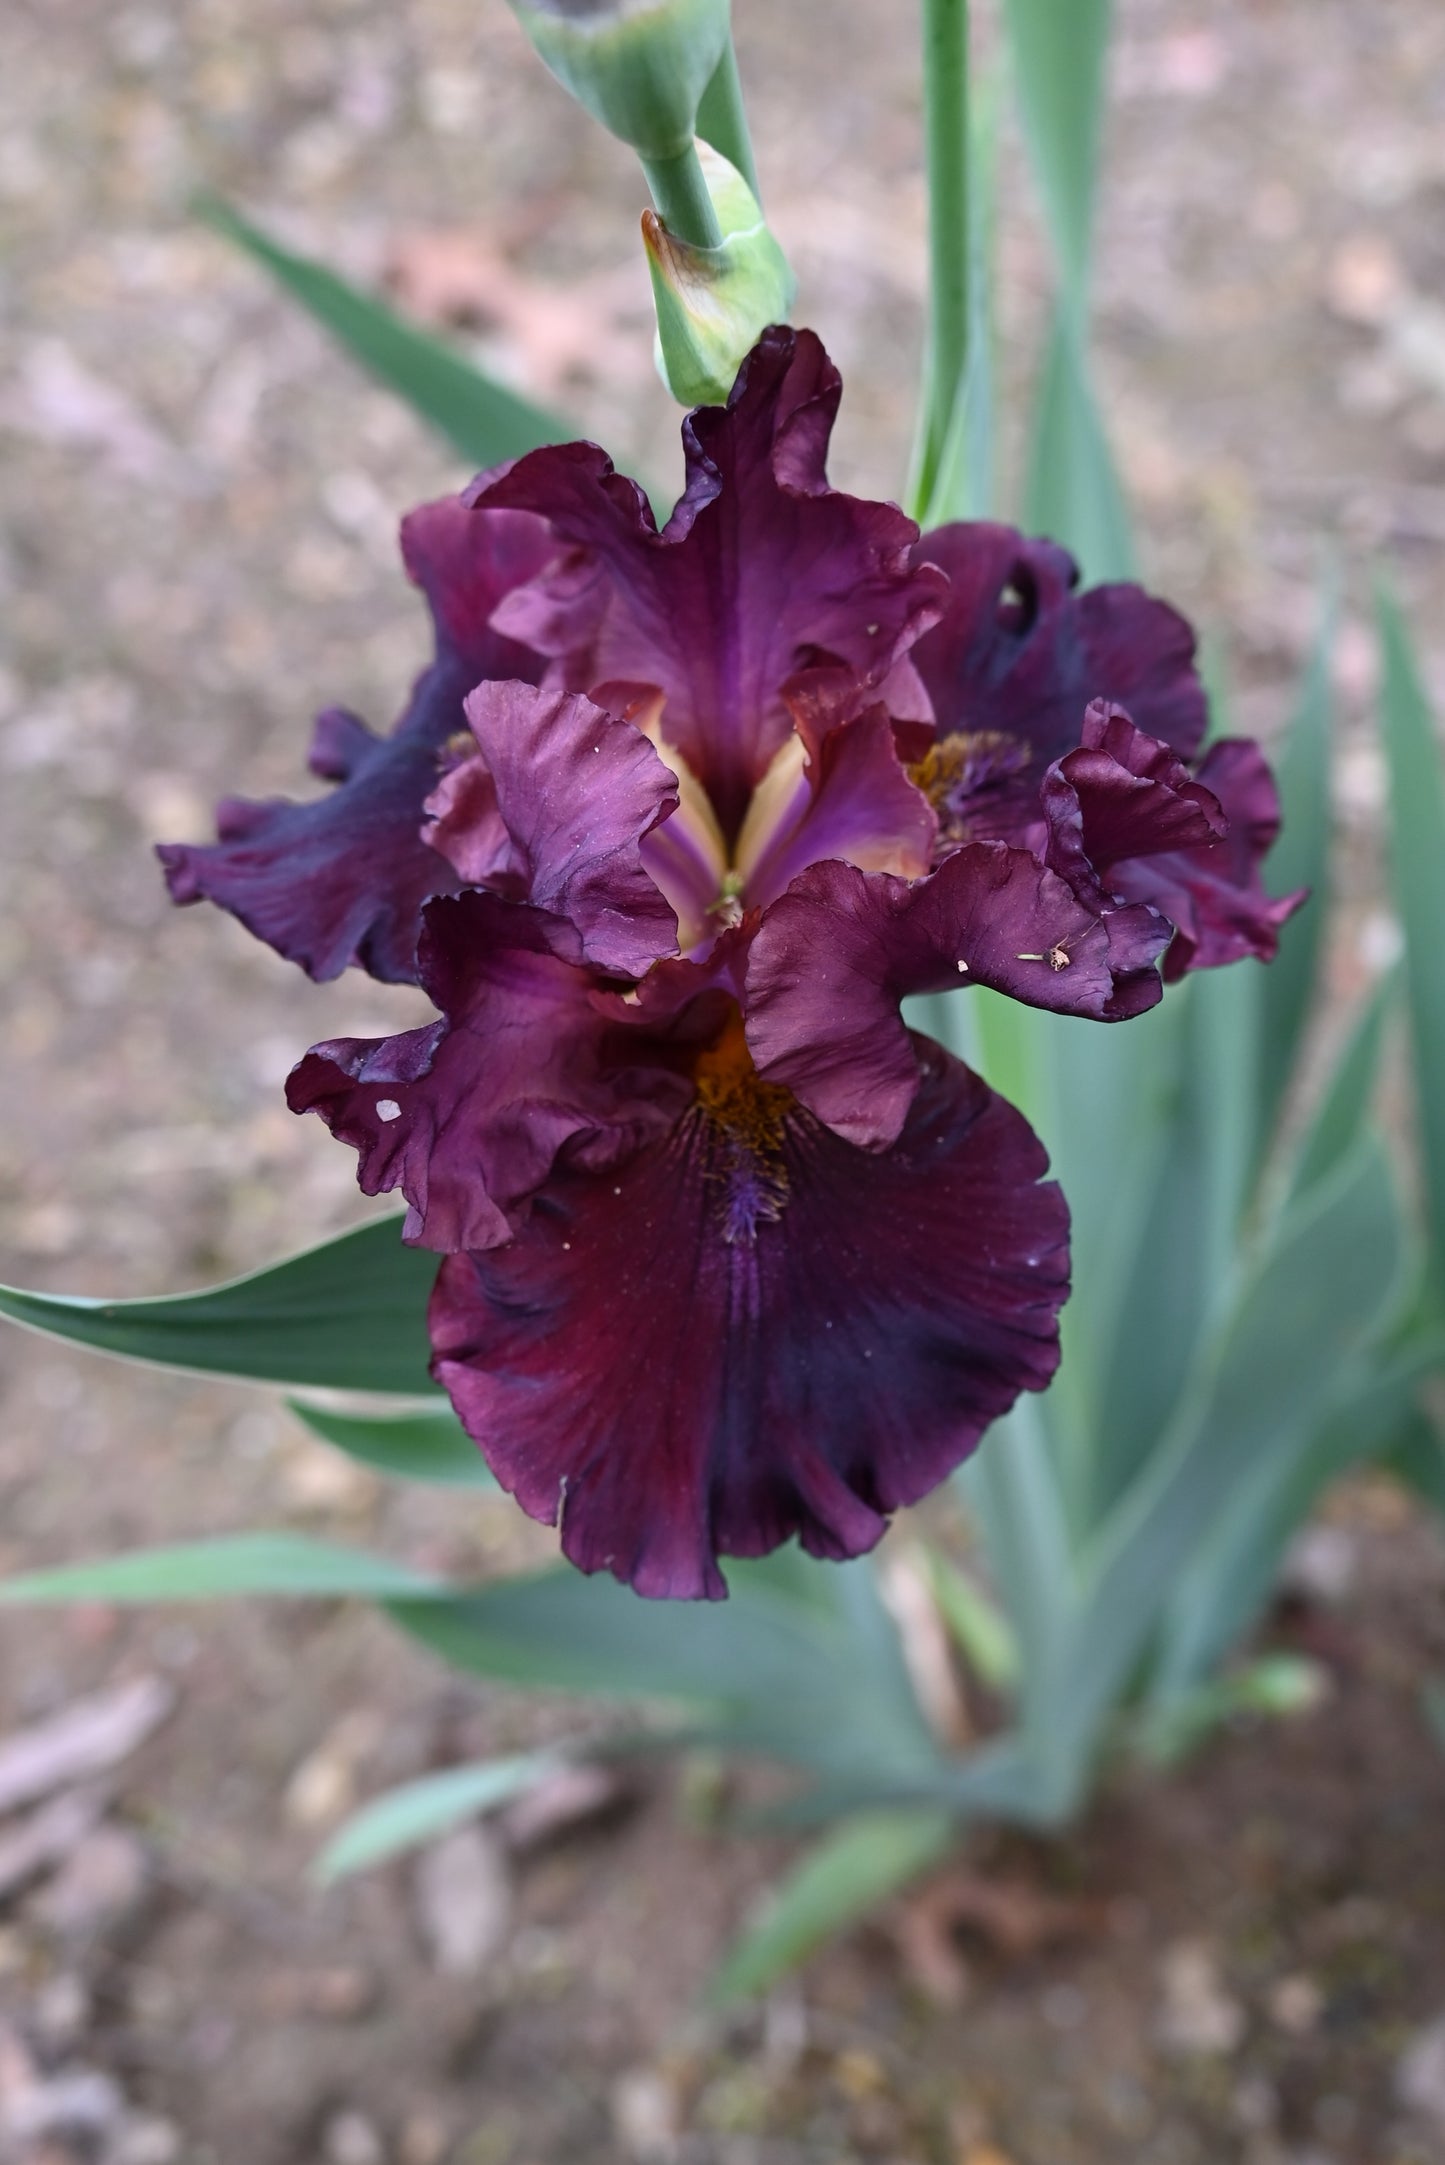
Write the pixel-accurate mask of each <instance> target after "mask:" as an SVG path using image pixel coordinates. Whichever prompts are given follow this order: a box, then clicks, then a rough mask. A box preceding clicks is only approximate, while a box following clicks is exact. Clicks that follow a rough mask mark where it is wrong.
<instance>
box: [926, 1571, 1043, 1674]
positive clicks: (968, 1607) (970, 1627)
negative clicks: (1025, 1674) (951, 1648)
mask: <svg viewBox="0 0 1445 2165" xmlns="http://www.w3.org/2000/svg"><path fill="white" fill-rule="evenodd" d="M924 1558H925V1561H926V1564H927V1569H928V1583H929V1587H930V1589H931V1591H932V1594H933V1598H934V1600H935V1601H936V1602H937V1603H938V1609H939V1614H940V1615H941V1616H942V1618H943V1621H944V1622H945V1624H947V1626H948V1628H949V1630H950V1631H951V1632H952V1634H953V1638H954V1642H955V1644H956V1645H957V1647H958V1649H959V1651H960V1653H961V1654H962V1655H963V1658H964V1660H965V1661H966V1662H968V1664H969V1666H970V1667H971V1668H972V1669H973V1671H974V1673H975V1675H977V1676H978V1677H979V1678H980V1680H981V1681H982V1682H983V1683H984V1684H986V1685H987V1686H988V1688H989V1690H990V1691H995V1692H1009V1691H1013V1690H1014V1689H1015V1688H1016V1686H1017V1684H1018V1680H1019V1669H1020V1661H1019V1643H1018V1638H1017V1635H1016V1634H1015V1632H1014V1629H1013V1626H1012V1625H1011V1624H1010V1622H1009V1620H1008V1618H1007V1617H1006V1616H1005V1615H1004V1613H1003V1611H1002V1609H1000V1608H999V1607H998V1606H997V1605H996V1603H994V1602H993V1601H991V1600H990V1599H989V1597H988V1595H987V1594H986V1593H984V1591H983V1589H982V1587H980V1586H978V1585H976V1584H975V1583H974V1581H973V1580H972V1579H971V1578H970V1577H969V1576H968V1573H967V1572H966V1571H960V1570H959V1569H958V1567H957V1565H956V1564H954V1563H952V1562H951V1561H950V1560H949V1558H948V1557H946V1556H944V1555H942V1554H941V1553H940V1552H939V1551H938V1550H937V1549H925V1550H924Z"/></svg>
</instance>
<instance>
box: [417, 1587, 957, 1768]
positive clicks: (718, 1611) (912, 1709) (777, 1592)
mask: <svg viewBox="0 0 1445 2165" xmlns="http://www.w3.org/2000/svg"><path fill="white" fill-rule="evenodd" d="M794 1568H795V1567H794ZM813 1568H814V1569H815V1570H816V1571H817V1572H818V1573H819V1574H820V1577H819V1589H820V1590H819V1598H818V1600H817V1601H809V1600H807V1599H802V1598H800V1597H799V1593H798V1590H797V1587H796V1584H795V1583H794V1582H793V1579H792V1576H791V1574H790V1576H789V1577H787V1578H784V1579H783V1580H781V1581H777V1582H774V1581H773V1580H772V1577H771V1575H770V1574H769V1573H768V1572H767V1571H766V1569H760V1568H759V1567H752V1568H748V1567H740V1566H736V1565H733V1566H730V1581H731V1598H730V1599H729V1600H728V1601H727V1602H725V1603H716V1604H714V1603H708V1602H688V1603H680V1602H654V1601H643V1600H640V1599H639V1598H638V1596H637V1595H636V1594H634V1593H633V1592H632V1591H631V1590H630V1589H629V1588H627V1587H624V1586H620V1585H618V1584H617V1582H616V1581H615V1580H613V1579H611V1578H604V1577H601V1576H598V1577H596V1578H584V1577H583V1576H582V1574H581V1573H580V1572H577V1571H573V1570H571V1569H570V1568H568V1569H564V1570H552V1571H545V1572H541V1573H538V1574H536V1575H534V1576H530V1577H525V1578H516V1579H508V1580H504V1581H502V1582H501V1583H500V1584H498V1585H494V1586H484V1587H480V1588H478V1589H477V1590H476V1591H474V1592H468V1593H464V1594H459V1595H456V1596H454V1597H452V1598H450V1599H447V1600H428V1601H425V1602H408V1601H402V1602H398V1603H395V1604H393V1605H392V1610H391V1613H392V1614H393V1616H394V1617H395V1618H396V1620H397V1621H398V1622H399V1623H400V1624H401V1625H402V1626H403V1628H404V1629H405V1630H407V1631H409V1632H411V1633H412V1634H413V1636H414V1637H416V1638H418V1639H420V1640H421V1641H422V1642H423V1644H424V1645H427V1646H429V1647H430V1648H431V1649H432V1651H433V1652H434V1653H436V1654H439V1655H440V1656H441V1657H442V1659H443V1660H445V1661H449V1662H451V1663H453V1664H454V1665H455V1666H456V1667H458V1668H461V1669H465V1670H469V1671H471V1672H472V1673H474V1674H476V1675H480V1676H489V1677H495V1678H498V1679H500V1680H502V1681H505V1682H508V1683H513V1684H522V1685H526V1686H529V1687H532V1688H537V1687H548V1688H551V1689H553V1690H559V1691H569V1692H579V1693H585V1694H600V1695H602V1696H606V1697H612V1698H636V1699H658V1700H671V1701H675V1702H677V1703H679V1704H680V1705H681V1706H682V1707H683V1708H685V1709H689V1710H691V1712H692V1713H693V1714H694V1715H697V1716H700V1717H701V1718H702V1719H703V1720H704V1722H705V1724H706V1725H707V1727H708V1729H709V1733H715V1734H719V1735H725V1736H726V1737H727V1738H728V1739H729V1740H730V1741H732V1742H734V1743H736V1744H739V1745H742V1744H746V1745H747V1746H749V1747H750V1748H756V1749H758V1750H761V1751H766V1752H769V1753H771V1754H773V1755H774V1756H777V1757H780V1758H784V1759H792V1760H798V1761H802V1762H804V1763H806V1764H809V1765H814V1766H825V1765H836V1764H848V1763H853V1762H856V1761H857V1760H858V1759H859V1758H860V1757H876V1758H878V1759H880V1760H882V1761H883V1762H884V1763H887V1764H895V1765H899V1766H902V1767H913V1768H917V1769H923V1768H931V1767H933V1766H934V1765H935V1764H936V1763H937V1753H936V1750H935V1747H934V1744H933V1741H932V1738H931V1736H930V1734H929V1731H928V1727H927V1724H926V1723H925V1721H924V1719H923V1716H922V1714H921V1712H920V1711H919V1708H918V1704H917V1701H916V1699H915V1698H914V1696H913V1693H912V1691H911V1689H910V1687H909V1683H908V1679H907V1672H906V1669H905V1666H904V1663H903V1658H902V1651H901V1648H900V1646H899V1644H898V1638H897V1633H896V1632H895V1631H894V1630H893V1628H892V1625H891V1623H890V1621H889V1619H888V1617H887V1615H886V1612H885V1611H884V1610H883V1608H882V1604H881V1603H880V1602H879V1600H878V1596H877V1590H876V1586H875V1584H874V1581H873V1577H872V1574H871V1572H870V1570H869V1567H868V1566H867V1565H866V1564H865V1565H856V1564H855V1565H828V1566H824V1565H818V1566H815V1567H813ZM823 1574H826V1576H823Z"/></svg>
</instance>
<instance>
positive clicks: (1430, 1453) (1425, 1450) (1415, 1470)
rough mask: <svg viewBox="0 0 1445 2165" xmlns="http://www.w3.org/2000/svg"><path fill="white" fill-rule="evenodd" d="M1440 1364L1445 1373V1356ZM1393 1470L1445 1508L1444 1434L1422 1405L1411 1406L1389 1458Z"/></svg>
mask: <svg viewBox="0 0 1445 2165" xmlns="http://www.w3.org/2000/svg"><path fill="white" fill-rule="evenodd" d="M1437 1367H1438V1369H1439V1370H1440V1371H1442V1372H1445V1358H1442V1359H1441V1360H1440V1361H1439V1362H1438V1363H1437ZM1386 1464H1387V1465H1388V1466H1389V1468H1390V1470H1391V1472H1392V1473H1394V1474H1396V1475H1397V1476H1398V1477H1399V1479H1400V1480H1402V1481H1405V1482H1408V1484H1409V1486H1410V1487H1411V1488H1413V1489H1414V1490H1415V1492H1416V1494H1417V1495H1419V1496H1422V1497H1423V1498H1424V1499H1425V1501H1426V1503H1428V1504H1433V1506H1434V1508H1435V1509H1436V1510H1437V1511H1445V1437H1442V1436H1441V1434H1440V1431H1439V1429H1438V1428H1437V1427H1436V1426H1435V1423H1434V1422H1433V1421H1432V1420H1431V1418H1430V1416H1429V1414H1428V1413H1426V1412H1425V1410H1424V1408H1423V1407H1421V1406H1412V1407H1411V1409H1410V1411H1409V1413H1408V1415H1407V1416H1406V1418H1405V1420H1404V1421H1403V1422H1402V1423H1401V1426H1400V1431H1399V1433H1398V1435H1397V1436H1396V1437H1395V1439H1394V1442H1393V1443H1392V1445H1391V1447H1390V1453H1389V1456H1388V1458H1387V1460H1386Z"/></svg>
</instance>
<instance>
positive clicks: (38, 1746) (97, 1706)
mask: <svg viewBox="0 0 1445 2165" xmlns="http://www.w3.org/2000/svg"><path fill="white" fill-rule="evenodd" d="M174 1705H175V1693H174V1691H173V1690H172V1689H171V1687H170V1685H169V1684H167V1683H165V1682H164V1681H163V1679H162V1678H160V1677H158V1676H138V1677H134V1678H132V1680H131V1681H130V1682H129V1683H127V1684H117V1685H115V1686H114V1687H113V1688H112V1689H111V1690H109V1691H101V1692H97V1693H96V1694H95V1695H94V1697H93V1698H89V1699H78V1700H76V1702H75V1704H74V1705H73V1706H68V1707H67V1708H66V1709H65V1711H64V1712H63V1713H60V1714H56V1715H54V1716H53V1717H52V1718H51V1719H50V1720H49V1721H44V1722H37V1723H36V1724H35V1726H34V1727H33V1728H31V1729H19V1730H17V1731H16V1732H15V1734H14V1735H13V1736H10V1737H7V1738H6V1739H5V1740H4V1742H3V1743H0V1812H13V1811H16V1810H18V1809H19V1807H20V1806H21V1805H25V1804H35V1803H38V1802H39V1800H40V1799H41V1798H42V1797H47V1796H50V1795H51V1794H52V1793H53V1792H54V1791H55V1790H57V1789H66V1788H68V1787H69V1786H70V1784H71V1783H72V1782H80V1781H85V1780H86V1779H87V1778H88V1777H89V1776H91V1775H93V1774H103V1773H105V1772H106V1770H107V1769H108V1768H110V1767H114V1766H119V1765H120V1763H121V1761H122V1760H123V1759H128V1758H129V1757H130V1755H131V1753H132V1752H133V1751H136V1750H138V1748H139V1747H140V1746H141V1745H142V1744H143V1743H144V1742H145V1740H146V1738H147V1737H148V1736H149V1735H150V1734H151V1732H152V1730H154V1729H158V1728H159V1727H160V1725H161V1723H162V1722H163V1721H164V1720H165V1718H166V1716H167V1715H168V1714H169V1713H170V1711H171V1708H172V1707H173V1706H174Z"/></svg>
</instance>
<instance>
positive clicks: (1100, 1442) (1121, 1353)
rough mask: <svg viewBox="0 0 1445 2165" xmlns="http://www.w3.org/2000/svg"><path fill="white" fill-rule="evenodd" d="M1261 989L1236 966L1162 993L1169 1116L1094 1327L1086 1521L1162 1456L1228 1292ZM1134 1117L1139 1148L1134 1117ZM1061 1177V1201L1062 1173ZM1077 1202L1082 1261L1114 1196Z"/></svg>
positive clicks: (1122, 1082) (1123, 1152)
mask: <svg viewBox="0 0 1445 2165" xmlns="http://www.w3.org/2000/svg"><path fill="white" fill-rule="evenodd" d="M1259 989H1260V980H1259V971H1258V966H1257V965H1255V964H1251V963H1236V964H1234V965H1232V966H1231V967H1230V968H1229V969H1227V970H1211V971H1209V972H1200V973H1199V974H1198V975H1196V976H1195V977H1194V978H1192V979H1191V980H1190V981H1189V983H1188V984H1186V985H1183V986H1181V987H1180V988H1179V989H1178V990H1177V991H1176V992H1173V993H1171V994H1168V995H1166V998H1167V999H1168V1001H1169V1004H1170V1007H1171V1009H1172V1016H1171V1017H1170V1018H1169V1021H1170V1024H1171V1026H1172V1033H1173V1044H1172V1046H1171V1047H1169V1048H1168V1049H1169V1050H1170V1051H1171V1052H1172V1055H1173V1057H1172V1060H1171V1069H1172V1072H1171V1074H1170V1077H1169V1087H1168V1091H1167V1100H1166V1105H1167V1110H1166V1112H1165V1115H1164V1119H1163V1124H1162V1126H1161V1125H1159V1124H1158V1121H1157V1117H1156V1124H1155V1126H1154V1128H1153V1137H1154V1146H1155V1156H1154V1158H1153V1160H1152V1163H1151V1171H1150V1180H1149V1187H1148V1192H1147V1196H1146V1197H1145V1199H1144V1207H1143V1210H1142V1212H1141V1214H1140V1216H1139V1218H1138V1219H1137V1221H1134V1222H1135V1231H1134V1237H1133V1252H1132V1255H1131V1256H1130V1257H1129V1259H1128V1262H1127V1265H1126V1271H1127V1275H1126V1276H1125V1278H1124V1280H1123V1286H1122V1293H1121V1299H1120V1303H1119V1306H1118V1309H1117V1311H1116V1313H1115V1315H1114V1317H1113V1318H1111V1319H1109V1325H1106V1324H1096V1325H1095V1326H1094V1327H1095V1328H1096V1329H1098V1330H1099V1331H1100V1333H1101V1339H1100V1343H1101V1349H1102V1350H1103V1351H1105V1352H1106V1353H1107V1356H1108V1365H1107V1367H1106V1368H1105V1369H1104V1370H1103V1373H1102V1376H1101V1382H1100V1393H1099V1397H1098V1399H1097V1401H1096V1402H1095V1406H1094V1409H1093V1414H1092V1433H1091V1451H1090V1472H1091V1476H1092V1487H1091V1491H1090V1502H1089V1514H1088V1515H1089V1518H1090V1520H1091V1522H1093V1521H1096V1520H1097V1519H1098V1518H1099V1517H1100V1516H1101V1515H1102V1514H1103V1513H1104V1512H1105V1511H1106V1510H1108V1509H1109V1507H1110V1506H1111V1505H1112V1504H1113V1503H1114V1502H1115V1501H1116V1500H1117V1498H1118V1497H1119V1496H1120V1495H1121V1494H1122V1493H1123V1491H1124V1489H1125V1488H1126V1486H1127V1485H1128V1483H1129V1482H1130V1481H1131V1480H1132V1479H1133V1478H1134V1477H1135V1475H1136V1474H1137V1473H1138V1472H1139V1470H1140V1468H1141V1467H1142V1466H1143V1465H1145V1464H1146V1463H1147V1461H1148V1459H1149V1457H1150V1455H1151V1453H1152V1452H1153V1451H1154V1450H1155V1449H1156V1448H1157V1445H1158V1440H1159V1437H1160V1435H1161V1434H1162V1433H1163V1431H1164V1430H1165V1428H1166V1427H1167V1425H1168V1423H1169V1420H1170V1418H1171V1416H1172V1414H1173V1411H1174V1408H1175V1406H1176V1404H1177V1402H1178V1399H1179V1395H1180V1393H1181V1391H1182V1390H1183V1389H1184V1386H1185V1382H1186V1379H1187V1378H1188V1376H1189V1374H1190V1371H1191V1369H1192V1368H1193V1365H1194V1362H1195V1360H1196V1358H1197V1355H1198V1349H1199V1346H1200V1344H1201V1342H1202V1341H1203V1339H1204V1338H1205V1337H1206V1335H1207V1333H1208V1332H1209V1330H1210V1328H1211V1326H1212V1324H1213V1323H1214V1321H1215V1320H1217V1317H1218V1314H1219V1312H1220V1310H1221V1309H1222V1307H1223V1306H1224V1305H1225V1304H1226V1303H1227V1302H1228V1301H1229V1299H1230V1297H1231V1295H1232V1292H1233V1285H1234V1278H1235V1274H1236V1272H1237V1269H1238V1264H1239V1258H1238V1238H1239V1227H1240V1218H1241V1214H1242V1211H1243V1207H1244V1203H1245V1199H1246V1198H1245V1178H1246V1173H1247V1169H1248V1165H1249V1160H1250V1156H1251V1138H1252V1124H1251V1115H1252V1112H1253V1109H1254V1095H1253V1083H1254V1052H1255V1045H1256V1036H1255V1024H1256V1021H1257V1015H1258V1008H1257V996H1258V993H1259ZM1150 1019H1151V1020H1152V1018H1150ZM1133 1027H1134V1025H1132V1024H1131V1025H1130V1028H1131V1029H1132V1028H1133ZM1160 1035H1161V1036H1162V1033H1160ZM1120 1036H1121V1037H1122V1033H1120ZM1108 1051H1109V1053H1110V1054H1113V1055H1116V1056H1117V1055H1119V1054H1121V1053H1122V1054H1124V1055H1127V1051H1128V1047H1127V1045H1124V1044H1122V1043H1118V1042H1116V1043H1114V1044H1111V1045H1110V1046H1109V1048H1108ZM1114 1087H1115V1088H1116V1089H1117V1090H1118V1091H1119V1092H1120V1093H1121V1096H1122V1102H1123V1104H1124V1105H1125V1106H1126V1107H1130V1106H1137V1098H1136V1095H1135V1093H1134V1091H1132V1090H1131V1088H1130V1085H1129V1082H1128V1080H1127V1078H1126V1077H1124V1076H1122V1075H1121V1076H1120V1077H1119V1078H1118V1079H1117V1082H1116V1083H1115V1085H1114ZM1139 1117H1140V1133H1141V1137H1143V1138H1147V1137H1148V1135H1149V1133H1150V1129H1149V1126H1148V1124H1147V1123H1146V1121H1145V1120H1144V1118H1143V1117H1142V1108H1140V1113H1139ZM1113 1134H1114V1140H1113V1145H1112V1147H1113V1148H1114V1149H1116V1150H1117V1151H1118V1152H1119V1158H1120V1162H1121V1163H1123V1162H1126V1157H1127V1153H1128V1152H1129V1151H1130V1150H1137V1149H1138V1148H1139V1147H1140V1143H1139V1142H1138V1141H1134V1142H1131V1141H1130V1140H1128V1139H1127V1138H1125V1137H1124V1136H1122V1135H1119V1134H1118V1133H1117V1130H1115V1131H1113ZM1100 1170H1101V1171H1102V1170H1103V1169H1102V1168H1101V1169H1100ZM1064 1178H1065V1182H1066V1184H1065V1189H1064V1192H1065V1194H1069V1192H1070V1191H1069V1188H1068V1186H1067V1173H1065V1174H1064ZM1084 1199H1087V1200H1088V1202H1089V1205H1090V1214H1088V1215H1085V1216H1083V1217H1082V1218H1081V1220H1080V1223H1081V1225H1082V1227H1083V1231H1082V1232H1081V1233H1079V1234H1076V1236H1075V1238H1076V1242H1079V1243H1081V1244H1082V1245H1081V1247H1080V1253H1082V1254H1086V1255H1087V1254H1089V1253H1090V1250H1089V1247H1088V1242H1089V1238H1090V1235H1091V1234H1093V1233H1095V1228H1096V1227H1097V1226H1098V1225H1099V1224H1101V1223H1104V1224H1106V1223H1107V1220H1108V1211H1109V1200H1108V1196H1107V1193H1103V1194H1099V1193H1096V1192H1095V1189H1094V1188H1093V1187H1092V1186H1091V1187H1090V1188H1089V1189H1087V1190H1086V1191H1085V1198H1081V1200H1084ZM1089 1267H1090V1269H1091V1270H1092V1268H1093V1264H1092V1262H1091V1263H1090V1266H1089ZM1081 1275H1082V1273H1081ZM1110 1325H1111V1326H1112V1327H1109V1326H1110ZM1105 1332H1106V1333H1107V1334H1106V1335H1104V1333H1105Z"/></svg>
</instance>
